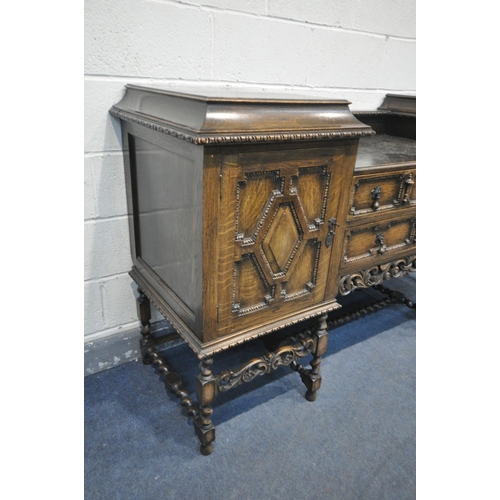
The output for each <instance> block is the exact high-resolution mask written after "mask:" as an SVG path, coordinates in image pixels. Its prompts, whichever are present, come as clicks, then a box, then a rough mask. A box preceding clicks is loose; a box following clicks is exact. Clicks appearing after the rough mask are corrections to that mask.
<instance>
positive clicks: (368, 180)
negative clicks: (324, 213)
mask: <svg viewBox="0 0 500 500" xmlns="http://www.w3.org/2000/svg"><path fill="white" fill-rule="evenodd" d="M415 204H416V171H415V169H412V170H405V171H399V172H387V173H384V174H366V175H357V176H354V180H353V186H352V195H351V206H350V210H349V215H348V218H349V219H350V220H353V219H356V218H359V217H360V216H364V215H368V214H373V213H375V212H384V211H391V210H396V209H398V208H402V207H409V206H414V205H415Z"/></svg>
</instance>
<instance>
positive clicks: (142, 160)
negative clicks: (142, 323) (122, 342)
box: [128, 131, 201, 330]
mask: <svg viewBox="0 0 500 500" xmlns="http://www.w3.org/2000/svg"><path fill="white" fill-rule="evenodd" d="M139 135H141V136H143V137H139ZM158 142H160V143H161V145H160V144H158ZM162 142H163V141H161V138H160V139H158V138H156V137H154V136H151V137H149V134H148V136H146V138H145V137H144V134H142V133H136V131H134V133H129V135H128V143H129V147H130V178H131V184H132V186H133V196H132V198H133V226H134V235H135V245H134V246H135V255H134V261H135V263H136V265H137V266H138V268H139V269H141V268H142V269H144V270H145V271H147V272H148V273H150V274H153V275H154V277H155V278H156V280H157V281H156V283H154V284H153V286H155V288H156V289H157V291H158V292H159V293H160V294H161V295H162V296H163V297H164V298H165V299H166V300H167V302H171V303H172V306H173V307H174V308H175V309H177V310H178V312H179V313H180V315H181V317H182V319H183V320H184V321H185V322H186V324H187V325H189V326H190V328H192V329H193V330H195V317H196V316H197V313H199V312H200V309H201V297H200V291H201V285H200V276H199V274H200V272H199V271H200V268H201V255H200V239H201V189H200V180H199V179H201V175H199V172H198V170H199V168H200V166H199V165H198V162H197V161H196V155H193V152H189V151H187V152H184V151H183V150H182V149H179V148H168V144H163V143H162ZM167 319H168V318H167Z"/></svg>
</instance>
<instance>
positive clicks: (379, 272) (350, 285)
mask: <svg viewBox="0 0 500 500" xmlns="http://www.w3.org/2000/svg"><path fill="white" fill-rule="evenodd" d="M416 262H417V258H416V256H415V255H411V256H409V257H405V258H402V259H398V260H395V261H393V262H389V263H387V264H382V265H379V266H373V267H370V268H368V269H365V270H363V271H360V272H358V273H353V274H348V275H346V276H342V278H341V279H340V282H339V293H340V294H341V295H348V294H349V293H351V292H352V291H353V290H355V289H356V288H368V287H370V286H373V285H378V284H380V283H382V281H384V280H388V279H390V278H400V277H401V276H406V275H407V274H409V273H411V272H413V271H415V270H416Z"/></svg>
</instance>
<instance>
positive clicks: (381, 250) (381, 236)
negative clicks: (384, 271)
mask: <svg viewBox="0 0 500 500" xmlns="http://www.w3.org/2000/svg"><path fill="white" fill-rule="evenodd" d="M375 243H376V245H377V246H378V248H377V252H378V253H379V254H380V255H383V254H384V253H385V251H386V250H387V246H386V245H384V233H378V234H377V236H376V237H375Z"/></svg>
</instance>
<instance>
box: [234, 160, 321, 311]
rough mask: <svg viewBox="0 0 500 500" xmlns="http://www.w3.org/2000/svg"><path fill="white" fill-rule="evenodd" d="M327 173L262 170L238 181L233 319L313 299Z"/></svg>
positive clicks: (310, 169)
mask: <svg viewBox="0 0 500 500" xmlns="http://www.w3.org/2000/svg"><path fill="white" fill-rule="evenodd" d="M328 170H329V169H328V168H327V166H326V165H320V166H313V167H302V168H301V167H299V168H294V169H280V170H267V171H260V172H250V173H242V175H241V176H240V178H239V179H237V183H236V224H235V240H234V241H235V260H234V272H233V294H232V296H233V297H232V298H233V301H232V312H233V313H234V315H235V316H242V315H246V314H249V313H252V312H254V311H258V310H260V309H262V308H265V307H273V306H274V305H278V304H279V303H283V302H287V301H291V300H293V299H295V298H298V297H304V296H306V295H311V296H314V290H315V288H316V286H317V280H318V266H319V264H320V257H321V253H322V251H324V249H325V247H324V245H325V240H326V239H327V233H328V231H329V228H328V222H327V219H326V217H327V216H329V218H330V217H331V214H330V210H329V206H328V205H329V188H330V177H331V173H330V172H329V171H328ZM324 274H326V273H324ZM302 304H303V301H302Z"/></svg>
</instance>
